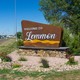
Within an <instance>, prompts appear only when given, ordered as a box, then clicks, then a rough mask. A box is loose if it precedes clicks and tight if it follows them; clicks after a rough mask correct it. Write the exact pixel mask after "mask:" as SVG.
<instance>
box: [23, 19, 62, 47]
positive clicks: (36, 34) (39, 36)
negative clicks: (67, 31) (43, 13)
mask: <svg viewBox="0 0 80 80" xmlns="http://www.w3.org/2000/svg"><path fill="white" fill-rule="evenodd" d="M22 33H23V40H24V46H26V47H43V48H44V47H59V46H60V44H61V37H62V28H60V27H56V26H53V25H48V24H41V23H37V22H31V21H26V20H23V21H22Z"/></svg>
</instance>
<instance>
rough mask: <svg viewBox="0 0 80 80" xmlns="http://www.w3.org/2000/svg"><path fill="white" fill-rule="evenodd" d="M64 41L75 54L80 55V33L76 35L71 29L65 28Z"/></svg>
mask: <svg viewBox="0 0 80 80" xmlns="http://www.w3.org/2000/svg"><path fill="white" fill-rule="evenodd" d="M63 41H64V43H65V44H66V45H65V46H67V47H69V48H70V50H72V53H73V54H76V55H80V34H79V35H74V34H72V33H71V32H70V31H69V30H67V29H64V34H63ZM62 46H63V45H62Z"/></svg>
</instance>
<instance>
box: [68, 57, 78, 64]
mask: <svg viewBox="0 0 80 80" xmlns="http://www.w3.org/2000/svg"><path fill="white" fill-rule="evenodd" d="M67 64H69V65H77V64H78V62H77V61H75V60H74V56H71V57H69V61H68V62H67Z"/></svg>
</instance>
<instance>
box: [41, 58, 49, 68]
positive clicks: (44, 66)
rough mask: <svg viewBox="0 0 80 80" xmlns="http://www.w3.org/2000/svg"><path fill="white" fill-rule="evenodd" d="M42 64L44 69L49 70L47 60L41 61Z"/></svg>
mask: <svg viewBox="0 0 80 80" xmlns="http://www.w3.org/2000/svg"><path fill="white" fill-rule="evenodd" d="M41 63H42V66H41V67H43V68H49V64H48V61H47V60H46V59H41Z"/></svg>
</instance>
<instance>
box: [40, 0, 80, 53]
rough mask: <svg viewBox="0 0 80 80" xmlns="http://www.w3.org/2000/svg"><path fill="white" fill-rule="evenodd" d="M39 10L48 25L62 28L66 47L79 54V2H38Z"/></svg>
mask: <svg viewBox="0 0 80 80" xmlns="http://www.w3.org/2000/svg"><path fill="white" fill-rule="evenodd" d="M40 10H41V11H42V12H43V15H44V17H45V19H46V20H47V21H48V22H49V23H50V24H53V25H56V26H62V27H63V28H64V35H63V40H64V41H65V43H66V46H69V47H70V48H71V49H72V51H73V52H76V53H80V0H40ZM63 45H64V44H63Z"/></svg>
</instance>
